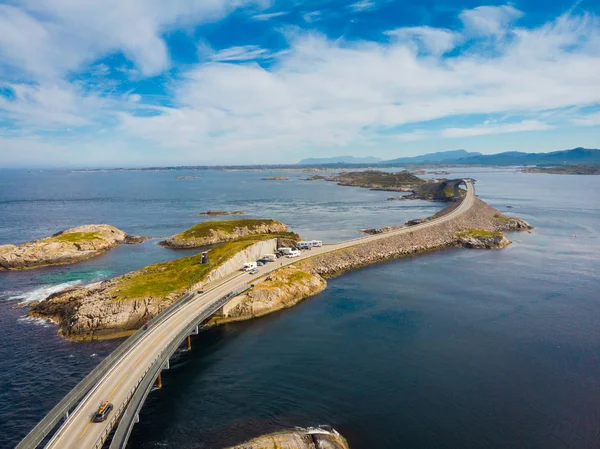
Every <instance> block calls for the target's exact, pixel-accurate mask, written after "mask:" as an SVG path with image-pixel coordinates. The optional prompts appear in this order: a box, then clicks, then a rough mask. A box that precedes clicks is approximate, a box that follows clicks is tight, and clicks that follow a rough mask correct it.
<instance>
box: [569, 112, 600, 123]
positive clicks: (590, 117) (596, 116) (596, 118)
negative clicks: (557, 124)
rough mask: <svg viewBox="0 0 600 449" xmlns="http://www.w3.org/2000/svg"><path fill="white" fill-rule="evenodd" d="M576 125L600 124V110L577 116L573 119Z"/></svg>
mask: <svg viewBox="0 0 600 449" xmlns="http://www.w3.org/2000/svg"><path fill="white" fill-rule="evenodd" d="M571 122H572V123H574V124H575V125H580V126H597V125H600V112H595V113H593V114H587V115H584V116H582V117H577V118H574V119H572V120H571Z"/></svg>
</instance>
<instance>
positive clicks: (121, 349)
mask: <svg viewBox="0 0 600 449" xmlns="http://www.w3.org/2000/svg"><path fill="white" fill-rule="evenodd" d="M193 297H194V294H193V293H186V294H185V295H184V296H182V297H181V298H180V299H179V300H177V301H176V302H174V303H173V304H171V305H170V306H169V307H167V308H166V309H165V310H163V311H162V312H161V313H159V314H158V315H157V316H156V317H154V318H153V319H151V320H150V321H149V322H148V323H149V325H151V326H156V325H159V324H160V323H162V322H163V321H164V320H166V319H167V318H169V317H170V316H171V315H172V314H173V313H175V312H177V310H179V309H180V308H181V307H183V306H184V305H185V304H187V303H188V302H189V301H190V300H191V299H192V298H193ZM145 332H146V331H144V330H143V329H138V330H137V331H136V332H134V333H133V334H132V335H131V336H130V337H129V338H128V339H127V340H125V341H124V342H123V343H121V344H120V345H119V346H118V347H117V348H116V349H115V350H114V351H113V352H111V353H110V354H109V355H108V356H107V357H106V358H105V359H104V360H102V361H101V362H100V363H99V364H98V366H96V367H95V368H94V369H93V370H92V371H91V372H90V373H89V374H88V375H87V376H86V377H85V378H83V379H82V380H81V381H80V382H79V383H78V384H77V385H76V386H75V387H74V388H73V389H72V390H71V391H70V392H69V393H68V394H67V395H66V396H65V397H64V398H63V399H62V400H61V401H60V402H59V403H58V404H56V406H54V408H53V409H52V410H51V411H50V412H48V413H47V414H46V416H44V418H43V419H42V420H41V421H40V422H39V423H38V424H37V425H36V426H35V427H34V428H33V429H32V430H31V431H30V432H29V433H28V434H27V436H26V437H25V438H23V440H21V442H20V443H19V444H18V445H17V446H16V449H35V448H36V447H37V446H38V445H39V444H40V443H41V442H42V440H43V439H44V438H46V436H48V434H49V433H50V432H51V431H52V429H54V427H56V425H57V424H58V422H59V421H60V420H61V419H62V418H63V417H65V416H67V414H68V412H70V411H71V410H73V408H74V407H75V406H76V405H77V404H78V403H79V402H80V401H81V400H82V399H83V397H84V396H86V395H87V394H88V392H89V391H90V390H91V389H92V388H93V387H94V386H95V385H96V384H97V383H98V382H99V381H100V380H101V379H102V378H103V377H104V376H105V375H106V374H107V373H108V372H109V371H110V369H111V368H112V367H113V365H114V363H115V362H116V361H117V360H119V359H120V358H121V357H122V356H123V355H124V354H126V353H127V352H128V351H129V350H130V349H131V348H132V347H134V346H135V345H136V344H137V343H138V341H139V340H140V339H141V338H142V337H143V336H144V335H145ZM67 419H68V418H67Z"/></svg>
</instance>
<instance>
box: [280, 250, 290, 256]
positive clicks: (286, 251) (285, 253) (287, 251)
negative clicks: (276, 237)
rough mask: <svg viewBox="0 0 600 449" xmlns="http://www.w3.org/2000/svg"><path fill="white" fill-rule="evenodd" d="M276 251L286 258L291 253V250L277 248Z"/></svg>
mask: <svg viewBox="0 0 600 449" xmlns="http://www.w3.org/2000/svg"><path fill="white" fill-rule="evenodd" d="M278 251H279V252H280V253H281V254H283V255H284V256H287V255H288V254H289V253H291V252H292V248H279V249H278Z"/></svg>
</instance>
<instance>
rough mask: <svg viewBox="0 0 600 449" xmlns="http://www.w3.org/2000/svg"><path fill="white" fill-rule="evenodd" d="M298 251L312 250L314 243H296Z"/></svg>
mask: <svg viewBox="0 0 600 449" xmlns="http://www.w3.org/2000/svg"><path fill="white" fill-rule="evenodd" d="M296 247H297V248H298V249H311V248H312V247H313V244H312V242H298V243H296Z"/></svg>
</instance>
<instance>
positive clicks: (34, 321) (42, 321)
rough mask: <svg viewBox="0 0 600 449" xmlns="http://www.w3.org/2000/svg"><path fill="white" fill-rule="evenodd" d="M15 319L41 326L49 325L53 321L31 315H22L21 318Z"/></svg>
mask: <svg viewBox="0 0 600 449" xmlns="http://www.w3.org/2000/svg"><path fill="white" fill-rule="evenodd" d="M17 321H18V322H20V323H26V324H34V325H36V326H42V327H50V326H52V325H53V324H54V322H53V321H52V320H50V319H48V318H36V317H32V316H22V317H21V318H19V319H17Z"/></svg>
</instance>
